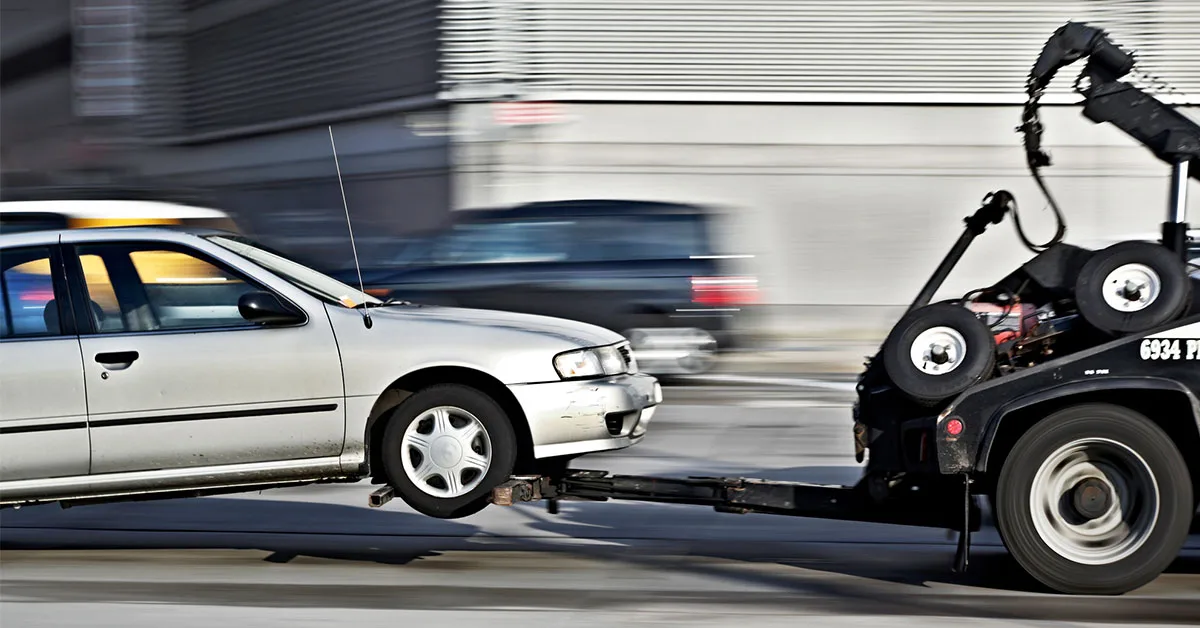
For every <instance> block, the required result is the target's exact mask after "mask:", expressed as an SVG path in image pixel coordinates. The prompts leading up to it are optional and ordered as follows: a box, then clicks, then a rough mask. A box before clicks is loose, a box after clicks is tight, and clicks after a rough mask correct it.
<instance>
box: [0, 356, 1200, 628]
mask: <svg viewBox="0 0 1200 628" xmlns="http://www.w3.org/2000/svg"><path fill="white" fill-rule="evenodd" d="M769 384H770V385H769V386H767V387H761V386H760V387H754V386H753V384H752V382H747V381H739V382H730V383H727V384H720V385H715V386H713V385H708V386H701V387H692V388H686V389H678V388H673V389H670V390H668V391H667V394H668V405H666V406H665V407H664V408H662V410H661V411H660V413H659V414H658V415H657V416H656V419H655V423H654V425H653V427H652V432H651V435H650V437H649V440H648V441H646V442H644V443H642V444H641V445H639V446H637V447H635V448H632V449H630V450H627V451H624V452H619V453H615V454H611V455H603V456H594V457H592V458H589V459H584V460H581V461H579V463H577V464H576V465H575V466H576V467H580V468H602V469H607V470H610V471H614V472H619V473H644V474H669V475H673V476H686V475H701V474H703V475H746V476H755V477H767V478H772V479H790V480H801V481H814V482H845V483H852V482H854V481H855V480H856V479H857V477H858V474H859V469H858V467H857V465H856V464H855V463H854V458H853V449H852V444H851V439H850V429H849V422H848V405H849V397H848V392H847V391H846V390H845V389H846V386H845V385H844V384H836V383H833V384H831V383H829V382H811V381H806V380H802V379H796V380H790V381H771V382H769ZM369 492H370V489H369V488H368V487H367V486H365V485H362V484H352V485H345V484H343V485H326V486H310V487H301V488H296V489H281V490H274V491H265V492H261V493H250V494H243V495H238V496H231V497H210V498H199V499H191V500H172V501H163V502H145V503H130V504H110V505H100V506H86V507H78V508H72V509H68V510H62V509H59V508H57V507H37V508H24V509H21V510H19V511H13V510H6V511H4V512H3V514H0V544H2V547H0V550H2V553H0V626H3V628H27V627H28V628H33V627H38V628H40V627H49V626H66V627H73V626H79V627H84V626H86V627H88V628H101V627H113V628H116V627H120V628H135V627H155V628H160V627H162V626H167V625H170V626H172V627H175V628H185V627H191V626H197V627H199V626H205V627H207V626H230V627H233V626H237V627H242V626H247V627H249V626H269V627H275V626H278V627H283V626H287V627H289V628H296V627H301V626H327V625H331V624H333V623H334V622H337V623H339V624H342V625H350V626H375V625H380V626H382V625H389V626H421V625H427V626H437V627H446V628H454V627H457V626H473V627H474V626H486V627H487V628H503V627H508V626H514V627H516V626H520V627H522V628H526V627H528V626H530V625H532V622H537V625H539V626H571V627H581V628H582V627H592V626H629V625H655V626H702V627H707V626H744V625H746V624H747V622H753V624H754V625H755V628H760V627H770V626H795V625H806V626H872V625H878V626H889V627H899V626H921V627H923V628H932V627H935V626H946V627H948V628H949V627H955V626H1014V625H1055V624H1056V623H1057V622H1068V623H1069V625H1072V626H1083V625H1106V626H1113V625H1134V624H1136V625H1181V624H1182V625H1189V624H1200V539H1197V538H1195V537H1193V538H1192V539H1191V541H1190V542H1189V546H1188V549H1187V550H1185V552H1184V554H1183V555H1182V556H1181V557H1180V559H1179V560H1178V561H1177V563H1176V564H1175V565H1174V566H1173V567H1172V568H1171V570H1170V571H1169V573H1167V574H1166V575H1164V576H1163V577H1161V578H1160V579H1158V580H1157V581H1155V582H1154V583H1152V584H1151V585H1149V586H1147V587H1146V588H1145V589H1143V590H1141V591H1138V592H1135V593H1133V594H1130V595H1127V596H1123V597H1119V598H1067V597H1061V596H1054V595H1048V594H1045V593H1042V592H1040V591H1038V590H1037V588H1036V587H1035V586H1034V585H1033V584H1032V583H1030V582H1028V580H1027V579H1026V578H1024V577H1023V576H1022V575H1021V574H1020V573H1019V571H1018V570H1017V569H1016V567H1015V565H1014V564H1013V563H1012V561H1011V560H1010V559H1009V558H1008V557H1007V555H1006V554H1005V553H1004V551H1003V547H1002V546H1001V545H1000V543H999V540H998V538H997V536H996V534H995V532H994V530H991V529H990V528H985V530H984V531H983V532H981V533H980V534H977V535H976V537H975V541H976V542H975V552H974V554H973V561H972V565H971V570H970V572H969V573H968V574H966V575H965V576H955V575H954V574H952V573H951V572H950V564H951V560H952V557H953V554H954V539H953V537H952V536H950V535H948V534H947V533H946V532H945V531H939V530H924V529H914V528H903V527H893V526H882V525H873V524H853V523H841V522H830V521H819V520H804V519H791V518H784V517H771V516H766V515H730V514H722V513H716V512H713V511H711V510H707V509H705V508H701V507H695V506H672V505H653V504H636V503H602V504H594V503H570V502H568V503H564V504H563V506H562V509H561V512H560V514H558V515H549V514H547V513H546V512H545V509H544V508H543V507H541V506H536V505H522V506H517V507H513V508H507V509H502V508H490V509H488V510H485V511H484V512H483V513H480V514H479V515H476V516H474V517H470V518H467V519H463V520H458V521H438V520H434V519H429V518H425V517H421V516H419V515H416V514H414V513H413V512H412V511H411V510H409V509H408V508H407V507H405V506H404V505H403V503H401V502H400V501H399V500H395V501H393V502H391V503H390V504H388V505H387V506H385V507H384V508H382V509H369V508H367V506H366V498H367V494H368V493H369ZM801 622H802V623H801ZM1063 625H1068V624H1063Z"/></svg>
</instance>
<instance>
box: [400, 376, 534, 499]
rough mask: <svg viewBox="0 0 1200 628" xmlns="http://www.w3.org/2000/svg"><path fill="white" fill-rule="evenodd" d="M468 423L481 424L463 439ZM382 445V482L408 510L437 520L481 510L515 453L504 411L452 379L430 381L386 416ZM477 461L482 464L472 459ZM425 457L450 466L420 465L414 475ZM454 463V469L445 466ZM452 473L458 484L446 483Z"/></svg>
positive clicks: (505, 474) (505, 476) (509, 472)
mask: <svg viewBox="0 0 1200 628" xmlns="http://www.w3.org/2000/svg"><path fill="white" fill-rule="evenodd" d="M443 411H444V413H443ZM439 416H440V418H441V420H440V421H439V420H438V417H439ZM468 426H473V427H475V428H476V429H478V428H479V427H482V430H479V431H478V435H477V437H475V438H473V439H469V442H468V439H467V436H468V434H466V433H465V432H464V430H465V428H466V427H468ZM435 430H436V431H435ZM421 436H425V437H430V436H435V438H432V439H429V440H425V439H420V438H419V437H421ZM446 438H449V439H451V440H446ZM382 447H383V451H382V460H383V468H384V473H385V474H386V476H387V478H388V483H389V484H390V485H391V486H392V487H393V488H394V489H395V490H396V493H397V494H398V495H399V496H400V498H401V499H402V500H404V502H405V503H406V504H408V505H409V506H411V507H412V508H413V509H414V510H416V511H417V512H419V513H421V514H424V515H428V516H430V517H436V518H438V519H458V518H461V517H466V516H469V515H473V514H475V513H477V512H479V511H480V510H483V509H484V508H485V507H486V506H487V505H488V503H489V499H490V497H491V491H492V489H493V488H495V487H496V486H498V485H500V484H501V483H503V482H504V481H506V480H507V479H508V478H509V476H511V475H512V471H513V466H514V465H515V463H516V458H517V439H516V435H515V434H514V432H513V428H512V424H511V423H510V422H509V418H508V416H507V415H506V414H505V413H504V410H503V409H501V407H500V405H499V404H497V403H496V402H495V400H493V399H492V398H491V397H489V396H487V395H485V394H484V393H482V392H480V391H478V390H476V389H474V388H470V387H467V386H462V385H458V384H439V385H436V386H430V387H429V388H425V389H423V390H420V391H418V392H416V393H415V394H413V395H412V396H410V397H409V398H408V399H405V400H404V402H403V403H401V404H400V405H399V406H398V407H397V408H396V410H395V411H393V413H392V416H391V417H390V418H389V419H388V424H387V427H385V428H384V433H383V443H382ZM468 449H470V450H471V452H473V453H474V460H472V459H471V458H469V457H468V456H469V454H467V451H468ZM479 461H486V464H483V463H478V464H473V462H479ZM426 462H431V463H434V465H437V464H438V463H441V464H443V465H451V464H453V465H455V466H453V467H452V466H446V467H441V466H432V467H424V469H425V471H424V472H422V473H420V475H418V473H417V472H418V471H421V470H422V464H423V463H426ZM406 463H407V464H406ZM454 468H457V473H451V472H450V471H449V469H454ZM481 470H482V472H481ZM452 477H456V478H457V480H458V482H459V483H460V485H459V486H458V487H454V486H453V485H452V484H450V483H449V482H448V479H449V478H452ZM455 488H458V489H459V490H454V489H455Z"/></svg>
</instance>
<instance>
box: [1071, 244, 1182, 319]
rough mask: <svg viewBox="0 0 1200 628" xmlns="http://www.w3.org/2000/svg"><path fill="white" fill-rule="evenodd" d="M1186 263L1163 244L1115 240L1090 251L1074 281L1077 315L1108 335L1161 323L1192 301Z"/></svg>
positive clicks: (1174, 317)
mask: <svg viewBox="0 0 1200 628" xmlns="http://www.w3.org/2000/svg"><path fill="white" fill-rule="evenodd" d="M1191 299H1192V285H1191V281H1190V279H1189V278H1188V274H1187V267H1186V266H1185V265H1184V264H1183V262H1182V261H1181V260H1180V259H1179V258H1178V256H1176V255H1175V254H1174V253H1172V252H1171V251H1170V250H1169V249H1167V248H1166V247H1163V246H1161V245H1158V244H1154V243H1150V242H1120V243H1117V244H1114V245H1112V246H1110V247H1108V248H1106V249H1101V250H1100V251H1097V252H1096V253H1095V254H1093V255H1092V257H1091V259H1089V260H1088V261H1087V263H1086V264H1084V265H1083V268H1082V269H1081V270H1080V272H1079V278H1078V279H1077V280H1076V283H1075V303H1076V305H1077V306H1078V307H1079V313H1080V314H1081V315H1082V316H1083V318H1084V319H1085V320H1086V321H1087V322H1088V323H1090V324H1091V325H1092V326H1093V327H1095V328H1097V329H1099V330H1101V331H1104V332H1107V333H1110V334H1114V335H1117V334H1130V333H1137V332H1142V331H1146V330H1149V329H1153V328H1155V327H1158V326H1160V325H1165V324H1167V323H1169V322H1171V321H1173V320H1175V319H1177V318H1179V317H1180V316H1182V315H1183V313H1184V311H1185V310H1186V309H1187V308H1188V306H1189V305H1190V304H1191Z"/></svg>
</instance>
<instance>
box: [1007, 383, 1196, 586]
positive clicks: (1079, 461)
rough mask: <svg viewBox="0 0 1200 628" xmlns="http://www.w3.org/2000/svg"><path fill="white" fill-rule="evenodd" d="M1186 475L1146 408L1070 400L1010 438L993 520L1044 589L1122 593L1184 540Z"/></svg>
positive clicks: (1164, 562) (1188, 501)
mask: <svg viewBox="0 0 1200 628" xmlns="http://www.w3.org/2000/svg"><path fill="white" fill-rule="evenodd" d="M1190 478H1191V476H1190V474H1189V473H1188V467H1187V464H1186V463H1185V462H1184V460H1183V457H1182V456H1181V455H1180V453H1179V450H1178V449H1177V448H1176V446H1175V444H1174V443H1173V442H1172V441H1171V438H1170V437H1169V436H1167V434H1166V433H1165V432H1163V430H1162V429H1161V428H1160V427H1159V426H1157V425H1155V424H1154V423H1153V422H1152V421H1150V420H1149V419H1147V418H1146V417H1145V416H1143V415H1141V414H1139V413H1137V412H1134V411H1132V410H1129V409H1128V408H1124V407H1121V406H1114V405H1109V404H1099V403H1096V404H1084V405H1078V406H1072V407H1069V408H1066V409H1063V410H1060V411H1058V412H1056V413H1054V414H1052V415H1050V416H1049V417H1046V418H1045V419H1043V420H1042V421H1040V422H1038V423H1037V424H1036V425H1034V426H1033V427H1032V428H1030V429H1029V431H1027V432H1026V433H1025V434H1024V435H1022V436H1021V438H1020V439H1019V440H1018V441H1017V442H1016V444H1015V445H1014V446H1013V449H1012V451H1011V452H1010V453H1009V455H1008V457H1007V458H1006V459H1005V461H1004V466H1003V468H1002V470H1001V472H1000V477H999V480H998V483H997V487H996V501H995V504H994V506H995V508H996V511H995V513H994V514H995V518H996V527H997V528H998V529H999V531H1000V536H1001V538H1002V539H1003V540H1004V544H1005V546H1006V547H1007V548H1008V551H1009V553H1011V554H1012V556H1013V557H1014V558H1015V559H1016V560H1017V562H1018V563H1020V565H1021V567H1023V568H1024V569H1025V571H1026V572H1028V573H1029V574H1030V575H1031V576H1033V577H1034V578H1035V579H1036V580H1038V581H1039V582H1041V583H1042V584H1043V585H1045V586H1047V587H1049V588H1050V589H1053V590H1055V591H1058V592H1061V593H1079V594H1091V595H1119V594H1122V593H1127V592H1129V591H1132V590H1134V589H1137V588H1139V587H1141V586H1143V585H1145V584H1147V583H1149V582H1150V581H1151V580H1153V579H1155V578H1157V577H1158V576H1159V574H1161V573H1162V572H1163V570H1164V569H1166V568H1167V566H1168V565H1169V564H1170V563H1171V562H1172V561H1173V560H1174V559H1175V558H1176V557H1177V556H1178V555H1179V551H1180V550H1181V549H1182V548H1183V544H1184V542H1185V541H1186V539H1187V534H1188V527H1189V525H1190V524H1191V520H1192V483H1191V479H1190Z"/></svg>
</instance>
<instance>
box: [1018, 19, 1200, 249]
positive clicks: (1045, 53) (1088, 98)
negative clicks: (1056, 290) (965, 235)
mask: <svg viewBox="0 0 1200 628" xmlns="http://www.w3.org/2000/svg"><path fill="white" fill-rule="evenodd" d="M1085 57H1086V58H1087V65H1086V66H1085V67H1084V69H1083V72H1082V73H1081V74H1080V75H1079V77H1078V78H1077V79H1076V81H1075V91H1077V92H1078V93H1080V94H1082V95H1083V98H1084V101H1083V115H1084V117H1086V118H1088V119H1089V120H1091V121H1092V122H1095V123H1097V124H1099V123H1101V122H1108V123H1110V124H1112V125H1113V126H1115V127H1117V128H1118V129H1121V131H1123V132H1124V133H1125V134H1126V135H1128V136H1129V137H1131V138H1133V139H1134V140H1136V141H1137V142H1138V143H1140V144H1142V145H1143V146H1145V147H1146V148H1148V149H1149V150H1150V152H1152V153H1153V154H1154V156H1155V157H1157V158H1159V159H1160V160H1162V161H1164V162H1166V163H1168V164H1170V165H1171V167H1172V172H1171V196H1170V206H1169V207H1168V213H1167V220H1166V222H1164V223H1163V244H1164V245H1165V246H1166V247H1167V248H1169V249H1171V250H1173V251H1175V252H1176V253H1178V254H1179V255H1180V256H1181V257H1182V256H1184V255H1185V254H1186V251H1187V244H1186V242H1187V231H1188V224H1187V181H1188V179H1189V177H1190V178H1192V179H1196V180H1200V124H1197V123H1196V122H1194V121H1193V120H1192V119H1190V118H1188V117H1187V116H1185V115H1183V114H1182V113H1180V112H1179V111H1177V110H1176V109H1175V108H1174V107H1172V106H1170V105H1167V104H1166V103H1164V102H1162V101H1161V100H1159V99H1158V98H1155V97H1154V96H1153V95H1152V94H1150V93H1147V92H1146V91H1144V90H1142V89H1140V88H1138V87H1137V86H1135V85H1133V84H1131V83H1128V82H1125V81H1122V80H1120V79H1121V78H1122V77H1124V76H1126V75H1127V74H1129V73H1130V72H1133V71H1134V70H1135V65H1136V61H1135V59H1134V56H1133V55H1132V54H1130V53H1128V52H1125V51H1124V50H1122V49H1121V48H1120V47H1119V46H1117V45H1116V44H1114V43H1113V42H1112V41H1111V40H1110V39H1109V38H1108V35H1107V33H1105V32H1104V31H1103V30H1101V29H1098V28H1095V27H1092V26H1088V25H1086V24H1082V23H1079V22H1068V23H1067V24H1065V25H1064V26H1062V27H1061V28H1059V29H1058V30H1057V31H1055V32H1054V35H1052V36H1051V37H1050V39H1049V40H1047V41H1046V44H1045V46H1044V47H1043V48H1042V53H1041V54H1040V55H1039V56H1038V59H1037V61H1036V62H1035V63H1034V65H1033V69H1032V70H1031V71H1030V73H1029V79H1028V81H1027V82H1026V87H1025V90H1026V93H1027V95H1028V100H1026V102H1025V109H1024V112H1023V114H1022V124H1021V126H1020V128H1019V130H1020V131H1021V132H1022V133H1023V134H1024V140H1025V157H1026V161H1027V162H1028V164H1029V169H1030V172H1032V174H1033V177H1034V180H1036V181H1037V184H1038V186H1039V187H1040V188H1041V189H1042V192H1043V193H1044V194H1045V195H1046V199H1047V200H1048V201H1049V202H1050V206H1051V207H1052V208H1053V209H1054V213H1055V215H1056V216H1057V219H1058V225H1059V227H1058V233H1057V234H1056V235H1055V237H1054V239H1052V240H1051V243H1055V242H1059V241H1061V240H1062V237H1063V234H1064V232H1065V227H1064V221H1063V216H1062V212H1061V211H1060V210H1059V208H1058V204H1057V203H1055V201H1054V197H1053V196H1052V195H1051V194H1050V191H1049V189H1047V188H1046V184H1045V182H1044V181H1043V180H1042V178H1041V174H1040V169H1041V168H1043V167H1045V166H1048V165H1050V156H1049V155H1048V154H1047V153H1046V152H1045V151H1043V150H1042V131H1043V127H1042V123H1041V119H1040V117H1039V114H1038V109H1039V107H1040V100H1041V97H1042V94H1043V93H1044V92H1045V90H1046V87H1047V86H1048V85H1049V84H1050V81H1051V80H1053V79H1054V76H1055V74H1057V73H1058V71H1059V70H1060V69H1062V68H1063V67H1066V66H1068V65H1070V64H1072V63H1074V62H1076V61H1078V60H1080V59H1082V58H1085ZM1014 220H1017V231H1018V233H1020V234H1021V239H1022V240H1024V242H1025V245H1026V246H1028V247H1029V248H1030V249H1031V250H1035V251H1036V250H1044V249H1045V248H1047V247H1048V246H1049V245H1041V246H1039V245H1035V244H1033V243H1032V242H1030V241H1029V239H1028V238H1026V237H1025V234H1024V232H1023V231H1022V229H1021V225H1020V222H1019V221H1020V219H1019V218H1018V217H1017V216H1016V215H1015V213H1014Z"/></svg>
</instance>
